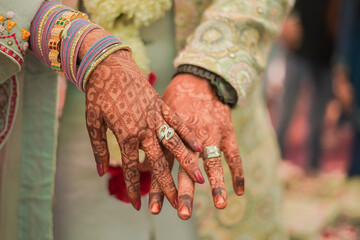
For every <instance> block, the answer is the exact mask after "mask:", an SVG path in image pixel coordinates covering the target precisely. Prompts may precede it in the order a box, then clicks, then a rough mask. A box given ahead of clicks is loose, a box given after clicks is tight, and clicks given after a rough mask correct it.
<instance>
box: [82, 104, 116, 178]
mask: <svg viewBox="0 0 360 240" xmlns="http://www.w3.org/2000/svg"><path fill="white" fill-rule="evenodd" d="M86 126H87V130H88V133H89V137H90V142H91V146H92V149H93V153H94V157H95V162H96V169H97V172H98V174H99V176H100V177H102V176H103V175H104V174H105V173H106V172H107V170H108V168H109V158H110V155H109V150H108V145H107V141H106V124H105V123H104V121H103V120H102V119H101V118H100V117H99V112H98V111H96V110H95V108H91V107H88V108H87V110H86Z"/></svg>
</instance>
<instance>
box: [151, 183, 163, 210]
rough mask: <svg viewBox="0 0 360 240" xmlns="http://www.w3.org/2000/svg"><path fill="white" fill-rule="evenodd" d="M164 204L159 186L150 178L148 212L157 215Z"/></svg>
mask: <svg viewBox="0 0 360 240" xmlns="http://www.w3.org/2000/svg"><path fill="white" fill-rule="evenodd" d="M163 202H164V192H163V191H162V189H161V186H160V184H159V183H158V182H157V180H156V178H155V177H154V176H152V178H151V186H150V193H149V212H150V213H151V214H154V215H156V214H159V213H160V212H161V208H162V206H163Z"/></svg>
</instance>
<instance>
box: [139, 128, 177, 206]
mask: <svg viewBox="0 0 360 240" xmlns="http://www.w3.org/2000/svg"><path fill="white" fill-rule="evenodd" d="M143 135H144V137H142V139H143V140H142V142H141V149H142V150H143V151H144V152H145V154H146V156H147V158H148V159H149V163H150V166H151V170H152V174H153V176H155V178H156V180H157V182H158V183H159V185H160V187H161V189H162V190H163V191H164V194H165V196H166V198H167V199H168V200H169V202H170V204H171V205H172V206H173V207H174V208H177V190H176V187H175V183H174V180H173V178H172V176H171V173H170V168H169V163H168V162H167V161H166V159H165V156H164V154H163V153H162V151H161V148H160V145H159V142H158V140H157V138H156V136H155V134H154V133H153V132H152V131H151V130H150V129H147V130H145V131H144V133H143Z"/></svg>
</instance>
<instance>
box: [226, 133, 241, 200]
mask: <svg viewBox="0 0 360 240" xmlns="http://www.w3.org/2000/svg"><path fill="white" fill-rule="evenodd" d="M221 149H222V151H223V152H224V155H225V159H226V162H227V164H228V165H229V168H230V172H231V177H232V182H233V187H234V191H235V193H236V194H237V195H243V194H244V191H245V180H244V172H243V168H242V163H241V157H240V154H239V148H238V146H237V143H236V136H235V131H234V127H233V126H231V127H230V129H229V131H228V133H227V134H226V135H225V137H224V138H223V140H222V143H221Z"/></svg>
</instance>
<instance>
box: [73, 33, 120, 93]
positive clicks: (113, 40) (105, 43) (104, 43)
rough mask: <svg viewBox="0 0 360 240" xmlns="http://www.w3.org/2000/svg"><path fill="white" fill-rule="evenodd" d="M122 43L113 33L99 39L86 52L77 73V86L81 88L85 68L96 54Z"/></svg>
mask: <svg viewBox="0 0 360 240" xmlns="http://www.w3.org/2000/svg"><path fill="white" fill-rule="evenodd" d="M117 43H122V42H121V41H120V40H119V39H118V38H117V37H115V36H113V35H108V36H105V37H103V38H101V39H100V40H98V41H97V42H96V43H95V44H94V45H93V46H91V47H90V49H89V50H88V51H87V52H86V53H85V55H84V57H83V59H82V60H81V63H80V66H79V69H78V72H77V74H76V80H77V84H76V85H77V86H78V88H79V89H81V82H82V79H83V77H84V74H85V70H86V69H87V68H88V66H89V64H90V63H91V62H92V61H93V59H94V58H96V56H97V55H98V54H99V53H101V52H102V51H103V50H104V49H105V48H107V47H109V46H111V45H114V44H117Z"/></svg>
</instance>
